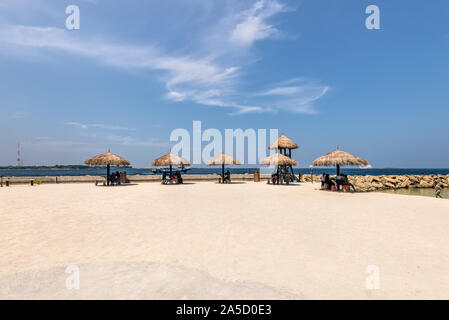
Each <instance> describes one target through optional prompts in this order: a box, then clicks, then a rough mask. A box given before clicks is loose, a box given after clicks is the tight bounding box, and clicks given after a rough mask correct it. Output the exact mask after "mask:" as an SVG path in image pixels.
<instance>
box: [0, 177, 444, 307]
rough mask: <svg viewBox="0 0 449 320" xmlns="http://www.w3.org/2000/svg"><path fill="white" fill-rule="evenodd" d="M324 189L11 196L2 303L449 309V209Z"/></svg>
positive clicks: (133, 189)
mask: <svg viewBox="0 0 449 320" xmlns="http://www.w3.org/2000/svg"><path fill="white" fill-rule="evenodd" d="M317 188H318V185H317V184H300V185H290V186H273V185H267V184H265V183H235V184H232V185H219V184H215V183H212V182H202V183H192V184H185V185H169V186H164V185H160V184H157V183H142V184H139V185H129V186H120V187H112V188H107V187H95V186H94V185H91V184H64V185H61V184H60V185H41V186H34V187H31V186H12V187H9V188H0V220H1V224H0V257H1V259H0V298H3V299H5V298H6V299H9V298H26V299H35V298H43V299H50V298H56V299H72V298H73V299H80V298H81V299H83V298H87V299H90V298H99V299H105V298H112V299H129V298H135V299H139V298H148V299H164V298H167V299H183V298H187V299H230V298H237V299H240V298H242V299H243V298H246V299H251V298H254V299H259V298H268V299H276V298H279V299H318V298H319V299H346V298H349V299H366V298H368V299H379V298H385V299H393V298H401V299H417V298H420V299H434V298H437V299H441V298H444V299H449V231H448V230H449V200H444V199H443V200H441V199H433V198H426V197H416V196H401V195H393V194H391V195H390V194H384V193H359V194H348V193H331V192H324V191H318V190H316V189H317ZM70 265H76V266H77V267H78V270H79V279H80V281H79V283H80V288H79V289H78V290H77V289H72V290H69V289H67V287H66V282H67V279H68V277H71V278H70V279H73V276H74V273H73V272H71V271H70V270H73V267H70V268H72V269H70V268H69V269H66V268H67V266H70ZM377 271H378V272H377ZM67 272H68V273H67ZM377 280H378V281H377ZM367 282H368V286H367ZM377 284H378V286H377Z"/></svg>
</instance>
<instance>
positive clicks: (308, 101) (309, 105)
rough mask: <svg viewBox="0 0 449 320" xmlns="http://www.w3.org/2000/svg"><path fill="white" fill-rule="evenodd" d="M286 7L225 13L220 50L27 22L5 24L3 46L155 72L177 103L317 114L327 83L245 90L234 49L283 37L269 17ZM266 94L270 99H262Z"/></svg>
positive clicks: (268, 3)
mask: <svg viewBox="0 0 449 320" xmlns="http://www.w3.org/2000/svg"><path fill="white" fill-rule="evenodd" d="M286 11H288V10H287V8H286V6H285V5H284V4H282V3H281V2H280V1H277V0H259V1H257V2H255V3H253V5H252V6H250V7H249V8H247V9H245V10H242V11H239V12H233V13H231V14H229V15H228V16H225V17H223V18H222V19H221V20H220V21H219V22H218V25H220V27H217V28H216V29H214V30H215V33H216V34H215V35H214V37H211V39H214V40H213V41H216V42H217V41H218V40H217V39H219V40H220V41H222V40H223V39H224V40H225V41H226V43H227V45H226V49H225V50H222V49H220V50H218V49H217V50H215V49H214V48H215V46H214V45H211V43H208V44H207V45H205V47H208V48H209V47H210V48H211V49H210V51H209V52H207V50H206V51H205V50H204V48H203V50H194V52H192V53H191V54H182V55H181V54H170V53H167V52H165V51H163V50H161V49H160V48H156V47H155V46H153V45H129V44H126V45H125V44H120V43H115V42H111V41H106V40H104V39H103V38H102V37H98V36H87V37H82V36H80V35H79V34H78V33H74V32H69V31H67V30H65V29H60V28H54V27H37V26H24V25H3V26H0V46H3V47H4V48H5V49H13V50H20V49H23V51H26V52H28V50H29V48H32V49H34V50H36V51H37V52H41V51H43V52H45V53H47V52H54V51H56V52H58V51H63V52H66V53H68V54H73V55H79V56H84V57H88V58H91V59H95V60H97V61H98V62H100V63H104V64H108V65H111V66H114V67H117V68H121V69H137V70H143V71H150V72H155V73H156V74H157V77H158V79H161V80H162V81H163V83H164V86H165V88H166V90H167V93H166V94H165V98H166V99H167V100H170V101H173V102H176V103H183V102H186V101H193V102H195V103H197V104H200V105H204V106H210V107H220V108H226V109H228V110H229V113H230V114H248V113H261V112H279V111H289V112H303V113H312V110H313V103H314V102H315V101H316V100H318V99H319V98H320V97H322V96H323V95H324V94H325V93H326V92H327V87H320V86H318V87H317V86H315V85H312V84H310V85H303V86H301V87H299V86H285V87H274V88H271V89H267V90H266V92H265V93H264V94H259V95H258V94H254V93H251V92H242V90H241V89H240V88H241V86H240V82H241V80H242V77H241V75H242V74H243V73H244V70H243V68H244V63H242V61H241V59H237V58H235V56H234V54H235V51H236V50H237V51H238V50H244V51H247V50H249V48H251V47H252V46H253V45H254V44H255V42H257V41H261V40H264V39H269V38H274V37H278V36H279V35H280V34H281V32H280V31H279V30H278V28H276V27H275V26H273V25H272V24H270V23H269V20H270V19H271V18H273V17H274V16H276V15H278V14H280V13H283V12H286ZM211 29H213V28H211ZM200 52H201V53H200ZM263 96H264V97H265V99H261V97H263ZM254 97H258V99H257V98H256V99H254ZM242 101H245V103H242ZM70 125H73V126H78V127H80V128H83V129H86V128H87V127H88V126H89V127H96V128H99V129H110V130H130V129H128V128H121V127H115V126H105V125H99V124H97V125H87V124H80V123H71V124H70Z"/></svg>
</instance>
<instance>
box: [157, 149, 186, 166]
mask: <svg viewBox="0 0 449 320" xmlns="http://www.w3.org/2000/svg"><path fill="white" fill-rule="evenodd" d="M151 165H152V166H156V167H160V166H169V165H174V166H183V165H184V166H190V162H189V161H187V160H186V159H183V158H181V157H180V156H178V155H176V154H173V153H171V152H170V153H167V154H166V155H163V156H162V157H159V158H157V159H155V160H153V162H151Z"/></svg>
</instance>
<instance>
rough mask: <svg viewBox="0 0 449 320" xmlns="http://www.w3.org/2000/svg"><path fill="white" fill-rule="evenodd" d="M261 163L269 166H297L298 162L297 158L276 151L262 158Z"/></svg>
mask: <svg viewBox="0 0 449 320" xmlns="http://www.w3.org/2000/svg"><path fill="white" fill-rule="evenodd" d="M260 164H262V165H267V166H273V165H280V166H289V165H292V166H296V165H297V164H298V163H297V162H296V160H293V159H292V158H289V157H287V156H284V155H283V154H280V153H275V154H272V155H271V156H269V157H266V158H264V159H262V161H260Z"/></svg>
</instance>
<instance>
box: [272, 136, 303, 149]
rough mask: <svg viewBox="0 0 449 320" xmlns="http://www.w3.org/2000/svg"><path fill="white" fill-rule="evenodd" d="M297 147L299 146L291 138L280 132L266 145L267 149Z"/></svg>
mask: <svg viewBox="0 0 449 320" xmlns="http://www.w3.org/2000/svg"><path fill="white" fill-rule="evenodd" d="M298 148H299V146H298V145H297V144H296V143H294V142H293V141H292V140H290V139H289V138H287V137H286V136H285V135H284V134H281V136H280V137H279V138H278V139H277V140H276V141H275V142H273V143H272V144H271V145H270V146H269V147H268V149H298Z"/></svg>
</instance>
